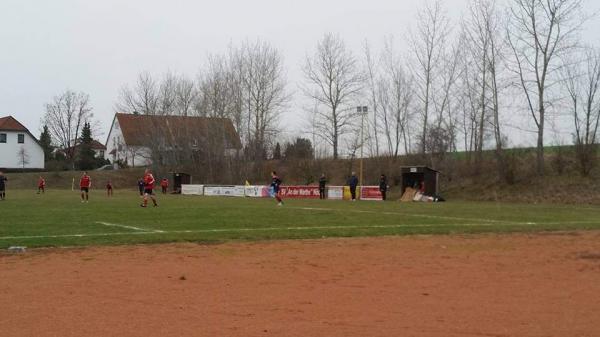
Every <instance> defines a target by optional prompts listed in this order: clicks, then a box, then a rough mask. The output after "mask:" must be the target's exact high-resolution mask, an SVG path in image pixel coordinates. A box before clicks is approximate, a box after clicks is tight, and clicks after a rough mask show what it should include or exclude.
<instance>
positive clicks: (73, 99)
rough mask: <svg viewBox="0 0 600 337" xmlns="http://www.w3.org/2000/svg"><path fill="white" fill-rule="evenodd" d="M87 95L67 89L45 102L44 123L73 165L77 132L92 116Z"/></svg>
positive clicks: (77, 139)
mask: <svg viewBox="0 0 600 337" xmlns="http://www.w3.org/2000/svg"><path fill="white" fill-rule="evenodd" d="M91 111H92V108H91V106H90V98H89V95H87V94H85V93H83V92H79V93H76V92H74V91H71V90H67V91H65V92H64V93H62V94H60V95H58V96H55V97H54V99H53V101H52V102H51V103H48V104H46V114H45V116H44V124H45V125H47V126H48V129H49V131H50V134H51V135H52V138H53V140H54V141H55V142H56V145H57V146H58V147H59V148H61V149H63V150H64V151H65V156H66V158H67V160H68V161H69V162H70V163H71V165H74V163H75V146H76V145H78V141H79V134H80V132H81V130H82V128H83V126H84V125H85V123H89V122H90V121H91V119H92V117H93V114H92V112H91Z"/></svg>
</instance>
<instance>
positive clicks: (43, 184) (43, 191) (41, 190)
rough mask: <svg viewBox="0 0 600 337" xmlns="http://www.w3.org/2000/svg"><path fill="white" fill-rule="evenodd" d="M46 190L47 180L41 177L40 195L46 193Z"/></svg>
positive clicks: (39, 184) (39, 181)
mask: <svg viewBox="0 0 600 337" xmlns="http://www.w3.org/2000/svg"><path fill="white" fill-rule="evenodd" d="M45 189H46V180H45V179H44V178H43V177H42V176H40V179H38V192H37V193H38V194H40V193H45V192H46V191H45Z"/></svg>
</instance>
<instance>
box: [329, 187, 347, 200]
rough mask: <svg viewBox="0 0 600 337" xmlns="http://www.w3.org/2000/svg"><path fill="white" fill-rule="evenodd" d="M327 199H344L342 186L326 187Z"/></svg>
mask: <svg viewBox="0 0 600 337" xmlns="http://www.w3.org/2000/svg"><path fill="white" fill-rule="evenodd" d="M327 199H333V200H342V199H344V187H343V186H329V187H327Z"/></svg>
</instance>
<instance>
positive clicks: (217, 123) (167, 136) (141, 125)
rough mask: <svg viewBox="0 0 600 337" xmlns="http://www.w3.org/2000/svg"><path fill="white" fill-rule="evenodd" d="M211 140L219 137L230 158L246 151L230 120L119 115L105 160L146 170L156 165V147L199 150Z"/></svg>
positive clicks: (108, 141) (172, 149)
mask: <svg viewBox="0 0 600 337" xmlns="http://www.w3.org/2000/svg"><path fill="white" fill-rule="evenodd" d="M214 130H219V132H218V133H215V132H214ZM211 137H212V138H215V137H219V141H222V142H223V143H224V146H225V151H226V154H231V153H237V151H239V150H240V149H241V148H242V145H241V141H240V137H239V135H238V133H237V131H236V130H235V127H234V126H233V123H232V122H231V120H230V119H227V118H208V117H198V116H154V115H134V114H124V113H116V114H115V117H114V119H113V123H112V126H111V128H110V131H109V133H108V138H107V139H106V152H105V157H104V158H105V159H108V160H110V161H111V162H112V163H115V162H117V161H122V162H124V163H127V165H129V166H132V167H135V166H146V165H150V164H151V163H152V161H151V157H152V152H151V148H152V147H154V148H160V149H162V150H163V151H177V150H181V149H182V148H185V147H187V148H189V149H192V150H199V149H200V148H201V145H200V144H205V143H206V141H207V139H209V138H211ZM221 138H222V139H221ZM184 142H188V143H189V144H183V143H184ZM150 145H153V146H150Z"/></svg>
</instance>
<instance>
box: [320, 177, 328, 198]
mask: <svg viewBox="0 0 600 337" xmlns="http://www.w3.org/2000/svg"><path fill="white" fill-rule="evenodd" d="M326 186H327V177H326V176H325V173H323V174H321V178H319V199H321V200H324V199H326V198H327V196H326V195H325V188H326Z"/></svg>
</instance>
